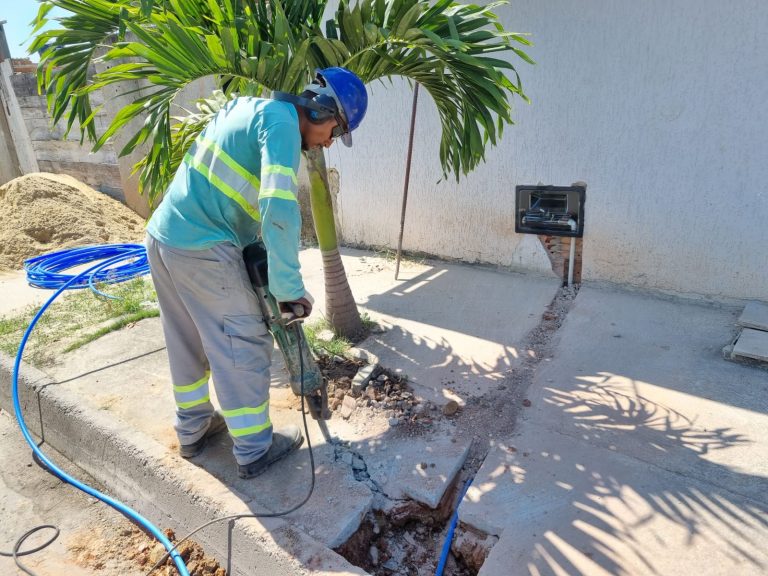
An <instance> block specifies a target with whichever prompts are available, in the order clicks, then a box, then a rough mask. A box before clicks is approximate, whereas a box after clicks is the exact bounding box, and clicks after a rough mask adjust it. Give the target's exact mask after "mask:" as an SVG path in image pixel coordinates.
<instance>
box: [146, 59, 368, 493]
mask: <svg viewBox="0 0 768 576" xmlns="http://www.w3.org/2000/svg"><path fill="white" fill-rule="evenodd" d="M367 105H368V96H367V93H366V90H365V86H364V85H363V83H362V82H361V80H360V79H359V78H358V77H357V76H356V75H355V74H353V73H352V72H350V71H349V70H347V69H345V68H339V67H332V68H326V69H323V70H317V72H316V76H315V78H314V80H313V82H312V83H311V84H309V85H308V86H307V87H306V88H305V90H304V92H303V93H302V94H301V95H299V96H296V95H292V94H286V93H282V92H276V93H275V94H274V95H273V97H272V98H270V99H266V98H255V97H238V98H234V99H233V100H231V101H230V102H229V103H228V104H226V105H225V106H224V107H223V109H222V110H221V111H220V112H219V113H218V114H216V115H215V116H214V117H213V118H212V120H211V121H210V123H209V124H208V125H207V126H206V127H205V129H204V130H203V131H202V132H201V133H200V135H199V136H198V137H197V139H196V140H195V142H194V143H193V144H192V146H191V148H190V149H189V151H188V152H187V154H186V156H185V157H184V160H183V162H182V163H181V166H180V167H179V169H178V171H177V172H176V174H175V176H174V178H173V181H172V182H171V184H170V185H169V187H168V189H167V190H166V192H165V195H164V197H163V200H162V202H161V203H160V205H159V206H158V208H157V210H155V212H154V214H153V215H152V217H151V219H150V220H149V223H148V225H147V238H146V245H147V253H148V256H149V264H150V271H151V274H152V280H153V282H154V285H155V290H156V291H157V297H158V302H159V304H160V319H161V322H162V326H163V332H164V334H165V341H166V347H167V350H168V360H169V363H170V369H171V380H172V383H173V394H174V398H175V400H176V418H175V423H174V428H175V430H176V434H177V436H178V439H179V453H180V455H181V456H182V457H184V458H193V457H195V456H197V455H198V454H200V453H201V452H202V451H203V449H204V448H205V446H206V443H207V442H208V440H209V439H210V438H211V437H212V436H213V435H214V434H217V433H218V432H220V431H223V430H224V428H227V429H228V430H229V434H230V436H231V437H232V440H233V444H234V446H233V453H234V456H235V460H236V462H237V471H238V475H239V476H240V477H241V478H254V477H256V476H258V475H259V474H261V473H262V472H264V471H265V470H266V469H267V468H268V467H269V466H270V465H271V464H272V463H274V462H276V461H277V460H279V459H281V458H283V457H285V456H286V455H287V454H289V453H290V452H292V451H294V450H296V449H297V448H298V447H299V446H300V445H301V444H302V442H303V440H304V439H303V437H302V434H301V431H300V430H299V429H298V427H296V426H290V427H287V428H285V429H281V430H274V431H273V428H272V424H271V422H270V418H269V384H270V365H271V356H272V349H273V339H272V336H271V334H270V333H269V332H268V330H267V325H266V324H265V321H264V318H263V316H262V313H261V310H260V308H259V304H258V300H257V298H256V295H255V293H254V292H253V289H252V287H251V283H250V281H249V278H248V274H247V271H246V268H245V264H244V261H243V255H242V253H243V249H244V248H245V247H246V246H247V245H249V244H251V243H253V242H255V241H257V239H259V238H261V241H262V242H263V243H264V245H265V247H266V249H267V254H268V257H267V261H268V270H269V273H268V274H269V278H268V282H269V289H270V292H271V293H272V295H273V296H274V297H275V299H276V300H277V301H278V302H279V303H280V306H281V309H285V310H291V309H293V306H294V305H296V304H301V305H302V306H303V307H304V315H305V316H308V315H309V313H310V312H311V310H312V299H311V296H309V294H308V292H307V291H306V288H305V287H304V283H303V281H302V277H301V272H300V265H299V258H298V253H299V238H300V234H299V233H300V230H301V215H300V212H299V206H298V202H297V198H296V193H297V174H298V171H299V157H300V153H301V150H309V149H313V148H317V147H320V146H323V147H326V148H327V147H329V146H330V145H331V144H332V143H333V141H334V140H335V139H336V138H341V140H342V141H343V142H344V144H346V145H347V146H351V144H352V138H351V134H350V133H351V132H352V130H354V129H355V128H357V127H358V126H359V125H360V122H361V121H362V119H363V117H364V116H365V112H366V108H367ZM209 378H211V379H212V380H213V385H214V386H215V390H216V397H217V399H218V403H219V406H220V410H218V411H215V410H214V406H213V404H212V403H211V399H210V395H209Z"/></svg>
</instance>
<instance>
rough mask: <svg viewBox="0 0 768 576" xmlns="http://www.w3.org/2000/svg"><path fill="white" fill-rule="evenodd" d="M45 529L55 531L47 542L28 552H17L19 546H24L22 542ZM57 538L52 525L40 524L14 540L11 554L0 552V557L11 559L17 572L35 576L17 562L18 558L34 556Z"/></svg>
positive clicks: (56, 529) (57, 530)
mask: <svg viewBox="0 0 768 576" xmlns="http://www.w3.org/2000/svg"><path fill="white" fill-rule="evenodd" d="M46 528H50V529H51V530H54V531H55V534H54V535H53V536H51V537H50V538H49V539H48V541H47V542H44V543H42V544H40V545H39V546H37V547H36V548H32V549H30V550H24V551H23V552H20V551H19V548H21V545H22V544H24V541H25V540H26V539H27V538H29V537H30V536H32V534H34V533H35V532H39V531H40V530H44V529H46ZM58 537H59V529H58V528H56V526H54V525H53V524H41V525H40V526H35V527H34V528H32V529H31V530H27V531H26V532H25V533H24V534H22V535H21V536H20V537H19V539H18V540H16V543H15V544H14V545H13V551H12V552H10V553H9V552H3V551H2V550H0V556H6V557H9V558H13V561H14V562H15V563H16V566H18V567H19V570H21V571H22V572H24V573H25V574H29V576H37V574H36V573H35V572H33V571H32V570H30V569H29V568H27V567H26V566H24V565H23V564H22V563H21V561H20V560H19V556H26V555H28V554H34V553H35V552H39V551H40V550H42V549H43V548H45V547H46V546H48V545H50V544H52V543H53V541H54V540H56V538H58Z"/></svg>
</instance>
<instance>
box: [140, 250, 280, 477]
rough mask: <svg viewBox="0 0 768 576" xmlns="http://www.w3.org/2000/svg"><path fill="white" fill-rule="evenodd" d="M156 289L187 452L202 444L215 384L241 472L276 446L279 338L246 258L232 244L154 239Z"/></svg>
mask: <svg viewBox="0 0 768 576" xmlns="http://www.w3.org/2000/svg"><path fill="white" fill-rule="evenodd" d="M146 246H147V255H148V257H149V264H150V270H151V273H152V281H153V282H154V285H155V290H156V291H157V298H158V301H159V304H160V319H161V321H162V325H163V332H164V334H165V343H166V347H167V349H168V360H169V362H170V368H171V380H172V382H173V390H174V398H175V400H176V421H175V424H174V427H175V429H176V433H177V435H178V437H179V442H180V443H181V444H191V443H193V442H196V441H197V440H199V439H200V438H201V437H202V436H203V434H205V431H206V429H207V428H208V422H209V419H210V417H211V415H212V414H213V410H214V408H213V405H212V404H211V401H210V398H209V395H208V377H209V375H210V376H211V377H212V380H213V384H214V386H215V388H216V397H217V398H218V401H219V404H220V406H221V413H222V414H223V415H224V418H225V420H226V422H227V428H228V429H229V433H230V436H232V439H233V441H234V447H233V450H232V451H233V452H234V455H235V460H237V463H238V464H249V463H251V462H253V461H254V460H257V459H258V458H259V457H261V456H262V455H263V454H264V453H265V452H266V451H267V450H268V449H269V446H270V445H271V443H272V424H271V423H270V420H269V382H270V373H269V368H270V365H271V363H272V348H273V340H272V335H271V334H270V333H269V331H268V330H267V326H266V324H265V323H264V318H263V317H262V314H261V310H260V309H259V304H258V300H257V299H256V295H255V294H254V292H253V289H252V288H251V284H250V281H249V280H248V273H247V272H246V270H245V264H244V263H243V257H242V251H241V250H240V249H239V248H237V247H236V246H234V245H232V244H229V243H222V244H218V245H216V246H214V247H213V248H211V249H208V250H195V251H192V250H180V249H177V248H172V247H170V246H168V245H165V244H162V243H161V242H158V241H157V240H155V239H154V238H152V236H150V235H147V239H146Z"/></svg>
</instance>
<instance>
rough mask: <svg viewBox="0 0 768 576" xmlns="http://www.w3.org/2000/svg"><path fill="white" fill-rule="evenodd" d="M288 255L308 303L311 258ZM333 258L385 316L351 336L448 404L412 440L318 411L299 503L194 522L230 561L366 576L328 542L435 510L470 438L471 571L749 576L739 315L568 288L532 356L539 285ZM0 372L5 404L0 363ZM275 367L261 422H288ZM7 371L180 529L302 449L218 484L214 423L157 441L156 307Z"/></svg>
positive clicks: (272, 501)
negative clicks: (371, 516) (201, 451)
mask: <svg viewBox="0 0 768 576" xmlns="http://www.w3.org/2000/svg"><path fill="white" fill-rule="evenodd" d="M301 258H302V266H303V271H304V275H305V280H306V282H307V285H308V286H309V289H310V290H311V291H312V293H313V294H314V295H315V297H316V301H317V302H318V304H320V306H319V312H322V302H323V300H324V297H323V279H322V268H321V265H320V256H319V252H318V251H317V250H305V251H303V252H302V256H301ZM344 264H345V268H346V270H347V274H348V277H349V279H350V284H351V286H352V292H353V294H355V296H356V298H357V299H358V303H359V305H360V307H361V308H362V309H363V310H364V311H366V312H368V313H369V315H370V316H371V317H372V318H373V319H374V320H376V321H378V322H380V323H381V324H382V325H383V326H384V327H385V328H387V330H386V331H385V332H384V333H382V334H374V335H372V336H371V337H370V338H369V339H368V340H367V341H365V342H364V343H363V344H362V345H361V348H363V349H365V350H367V351H369V352H371V353H372V354H374V355H375V356H376V357H378V360H379V362H380V364H381V365H382V366H383V367H385V368H387V369H389V370H392V371H400V372H402V373H405V374H407V375H408V377H409V382H410V384H411V386H412V387H413V390H414V392H415V394H416V395H417V396H419V397H421V398H423V399H424V400H425V401H427V400H429V401H432V402H435V403H437V404H441V403H444V402H446V401H447V400H448V399H453V400H456V401H457V402H458V403H459V404H460V405H462V406H464V409H463V410H461V411H460V412H459V414H458V415H457V416H456V417H442V415H441V414H440V413H439V411H438V412H437V415H436V417H435V418H434V422H433V424H432V425H431V426H430V427H429V428H426V429H422V430H421V431H420V433H419V434H418V435H414V434H413V432H412V431H409V430H408V429H407V428H406V427H404V426H394V427H392V426H391V425H390V423H389V422H388V418H387V415H386V413H383V412H380V413H379V412H376V411H371V410H361V411H359V412H357V413H355V414H353V416H352V417H351V418H350V419H349V420H344V419H341V418H339V416H338V415H337V414H335V415H334V418H333V419H332V420H330V421H329V423H328V424H329V428H330V430H331V432H332V434H334V435H335V436H336V437H338V438H339V439H340V440H342V441H343V442H342V443H336V444H328V443H326V442H325V441H324V440H323V438H322V436H321V435H320V434H319V432H318V429H317V426H316V425H315V423H314V422H312V421H310V422H309V429H310V435H311V440H312V445H313V450H314V457H315V472H316V474H317V485H316V487H315V492H314V494H313V496H312V498H311V499H310V500H309V502H308V503H307V504H306V505H305V506H304V507H303V508H301V509H299V510H298V511H296V512H294V513H292V514H290V515H289V516H287V517H283V518H279V519H261V520H248V521H240V522H238V523H236V524H235V525H234V527H230V526H228V525H225V524H219V525H215V526H213V527H211V528H209V529H207V530H205V531H204V532H202V533H200V534H199V535H197V536H196V539H198V541H200V542H201V543H203V544H204V545H205V546H206V547H207V548H208V549H209V551H210V552H211V553H213V554H214V555H216V556H217V558H218V559H219V561H220V562H221V563H222V565H224V566H228V568H229V572H228V573H231V574H242V575H248V574H256V573H260V572H259V571H262V572H264V573H269V574H286V575H287V574H303V573H311V574H365V573H366V572H365V571H364V570H362V569H360V568H357V567H356V566H353V565H352V564H350V563H349V562H347V561H346V560H345V559H344V558H342V557H341V556H339V555H338V554H336V553H335V552H334V551H333V549H334V548H337V547H338V546H339V545H340V544H343V543H344V542H345V541H346V540H347V539H349V537H350V536H352V534H354V533H355V532H356V531H357V530H358V528H359V527H360V525H361V522H362V521H363V519H364V518H365V517H366V515H367V514H368V513H369V512H370V511H371V510H372V509H377V510H382V511H384V512H385V513H390V514H391V513H393V511H394V512H395V513H397V511H398V510H400V509H401V508H402V507H407V506H410V505H412V504H413V503H415V504H416V505H418V506H422V507H426V508H435V507H438V506H443V507H444V506H446V503H447V504H448V505H451V498H452V496H453V495H454V494H455V492H456V490H457V488H458V487H457V486H456V483H457V480H458V478H459V475H460V470H461V469H462V466H465V464H466V459H467V457H468V454H470V444H471V442H472V441H473V440H474V447H475V448H474V450H475V451H476V450H477V446H478V444H484V445H486V446H490V453H489V455H488V457H487V458H486V460H485V462H484V463H483V464H482V467H481V468H480V470H479V471H478V472H477V475H476V477H475V478H474V481H473V484H472V487H471V488H470V490H469V492H468V494H467V496H466V498H465V499H464V501H463V503H462V504H461V507H460V520H461V523H462V524H461V530H463V531H465V532H467V533H470V532H472V533H480V534H487V535H490V536H492V537H494V538H498V543H497V544H496V545H495V546H493V548H492V549H491V550H490V555H489V556H488V559H487V560H486V562H485V564H484V565H483V566H482V568H481V569H480V573H481V574H482V575H483V576H502V575H505V576H506V575H509V574H632V575H635V574H673V573H675V572H679V573H688V572H690V571H691V570H690V569H689V568H691V567H695V569H696V571H697V572H699V573H700V574H703V575H715V574H721V573H724V572H731V571H735V572H737V573H739V574H758V573H764V572H765V570H766V567H767V566H768V556H767V555H766V553H765V550H766V543H767V542H766V540H768V516H766V509H768V497H767V496H766V488H768V484H767V482H766V478H767V477H768V450H767V449H766V434H767V433H766V430H768V427H767V426H766V424H768V418H767V417H766V411H767V410H766V409H767V408H768V402H767V401H766V398H767V397H768V395H766V387H767V384H766V381H768V373H766V371H765V370H763V369H761V368H759V367H747V366H741V365H738V364H734V363H729V362H726V361H724V360H723V359H722V356H721V354H720V348H721V347H722V346H723V345H725V344H726V343H727V342H728V341H729V339H730V337H731V335H732V333H733V324H734V320H735V316H736V314H737V312H738V310H735V309H730V308H725V307H713V306H705V305H701V304H697V303H693V302H690V301H687V302H686V301H671V300H668V299H659V298H651V297H647V296H643V295H640V294H636V293H629V292H620V291H616V290H612V289H607V288H598V287H593V288H590V287H585V288H582V289H581V291H580V292H579V294H578V296H577V297H576V299H575V301H574V304H573V307H572V308H571V310H570V312H569V313H568V315H567V318H566V320H565V323H564V324H563V326H562V327H561V328H560V330H559V331H554V330H555V328H553V327H551V326H550V328H551V329H552V333H551V334H550V337H551V338H552V339H551V342H550V344H549V345H548V346H542V347H541V348H540V349H539V348H537V347H536V346H535V345H533V344H532V340H531V334H535V333H536V331H537V330H539V329H540V328H541V325H542V324H544V323H546V320H545V319H546V318H548V317H549V316H551V312H549V311H548V306H549V305H550V303H551V302H552V301H553V298H554V297H555V296H556V294H557V293H558V288H559V282H558V281H557V280H556V279H554V278H540V277H535V276H527V275H520V274H509V273H501V272H495V271H492V270H488V269H484V268H481V267H473V266H462V265H451V264H445V263H434V262H432V263H429V262H426V263H411V262H405V263H404V264H403V265H402V266H401V270H400V279H399V280H397V281H396V280H394V278H393V272H394V270H393V269H394V263H393V262H392V261H390V260H386V259H384V258H381V257H378V256H377V255H375V254H372V253H370V252H363V251H355V250H345V251H344ZM534 340H535V339H534ZM278 357H279V355H275V358H276V359H277V358H278ZM0 368H1V369H0V376H2V383H1V384H2V401H3V407H5V408H6V409H7V408H8V407H9V404H8V398H7V395H8V389H9V372H10V366H9V362H8V361H7V359H6V360H4V361H3V364H2V367H0ZM275 368H276V369H275V370H274V378H273V394H272V402H271V405H272V419H273V421H275V423H276V425H278V426H279V425H280V424H281V423H284V422H295V423H300V421H301V413H300V412H299V411H298V410H297V408H298V403H297V400H296V399H295V398H294V397H293V396H292V394H291V393H290V390H289V389H288V387H287V384H286V378H285V374H284V372H283V371H281V369H280V367H279V366H276V367H275ZM22 385H23V388H22V398H23V401H24V405H25V410H26V414H27V418H28V419H29V423H30V426H31V427H33V428H35V429H36V430H38V431H39V432H40V433H42V435H43V436H44V439H45V441H46V442H47V443H49V444H51V445H52V446H54V447H55V448H56V449H57V450H59V451H60V452H61V453H62V454H64V455H65V456H67V457H68V458H70V459H72V460H73V461H74V462H76V463H77V464H78V465H79V466H81V467H82V468H84V469H85V470H87V471H88V472H89V473H91V474H92V475H94V477H96V478H97V479H98V480H99V481H101V482H104V484H105V485H107V486H109V488H110V490H111V491H112V493H113V494H115V495H116V496H118V497H120V498H123V499H125V500H126V501H127V502H128V503H129V504H130V505H132V506H135V507H136V508H137V509H138V510H139V511H140V512H142V513H144V514H146V515H147V516H148V517H149V518H151V519H152V520H153V521H154V522H156V523H158V524H160V525H163V526H170V527H172V528H174V529H175V530H176V532H177V533H179V534H185V533H186V532H187V531H188V529H190V528H191V527H194V526H196V525H198V524H201V523H202V522H204V521H206V520H209V519H212V518H215V517H220V516H222V515H229V514H240V513H247V512H249V511H250V512H259V511H272V512H274V511H277V510H281V509H285V508H288V507H290V506H291V505H292V504H294V503H297V502H299V501H300V500H301V499H302V497H303V496H304V495H305V494H306V492H307V490H308V487H309V479H310V470H309V462H308V451H307V445H306V444H305V445H304V447H303V448H302V450H300V451H299V452H298V453H297V454H295V455H292V456H291V457H289V458H288V459H287V460H286V461H285V462H284V463H282V464H281V465H279V466H276V467H274V468H273V469H271V470H270V471H269V472H268V473H267V474H265V475H264V476H262V477H260V478H258V479H256V480H255V481H242V480H240V479H238V478H237V477H236V474H235V472H234V464H233V462H232V457H231V454H230V453H229V449H230V446H231V445H230V442H229V440H228V439H227V438H226V435H224V437H221V438H219V439H217V441H216V442H214V443H213V446H212V449H211V448H209V449H208V450H207V451H206V453H205V456H204V457H202V458H199V459H197V460H195V461H191V462H189V461H184V460H181V459H180V458H178V457H177V456H176V455H175V448H176V446H175V442H176V439H175V435H174V434H173V431H172V428H171V425H170V424H171V415H172V413H173V400H172V396H171V393H170V385H169V376H168V368H167V359H166V356H165V351H164V348H163V341H162V334H161V331H160V326H159V322H158V321H157V320H156V319H153V320H145V321H142V322H140V323H138V324H136V325H135V326H134V327H132V328H129V329H124V330H122V331H120V332H117V333H112V334H109V335H107V336H105V337H103V338H101V339H99V340H97V341H95V342H93V343H91V344H89V345H88V346H86V347H85V348H83V349H80V350H78V351H76V352H75V353H71V354H67V355H66V356H65V357H64V358H62V360H61V362H60V363H59V364H57V365H56V366H55V367H53V368H52V369H50V370H47V374H41V373H39V372H37V371H35V370H33V369H31V368H27V367H25V369H24V373H23V382H22ZM526 387H529V389H528V391H527V400H530V404H531V405H530V408H527V409H525V411H524V414H525V418H524V420H523V422H522V423H521V424H520V425H519V426H518V427H517V428H516V431H515V433H514V434H511V433H506V435H505V436H501V437H499V436H498V435H496V434H495V431H498V430H507V429H508V428H511V426H512V424H513V422H512V421H509V422H506V423H504V422H501V423H500V422H496V421H494V418H495V417H496V416H494V415H497V414H502V415H503V416H499V417H503V418H507V419H510V418H512V417H514V414H516V411H515V410H517V407H516V406H517V402H518V401H519V400H520V399H521V398H523V396H525V392H526ZM506 404H515V406H513V407H512V408H514V410H511V411H509V410H508V411H506V412H505V411H504V410H505V409H507V408H509V407H508V406H506ZM521 405H522V406H526V405H528V404H527V403H526V404H521ZM483 406H485V408H484V409H480V408H482V407H483ZM510 414H511V416H510ZM473 415H474V417H475V420H474V423H472V421H471V418H472V417H473ZM41 416H42V418H41ZM41 420H42V425H41ZM471 423H472V426H474V429H473V432H474V434H472V433H469V434H468V433H467V432H466V427H467V426H469V425H470V424H471ZM505 425H507V427H506V428H505ZM485 431H487V432H488V434H485V433H484V432H485ZM488 436H490V437H488ZM481 451H482V450H481ZM469 470H472V467H471V466H470V467H469ZM727 567H732V568H734V570H728V569H726V568H727ZM381 573H384V572H381ZM391 573H395V574H396V573H398V572H397V571H396V570H393V571H392V572H391ZM423 573H424V574H427V573H430V570H429V569H428V567H427V568H425V570H424V571H423Z"/></svg>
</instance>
